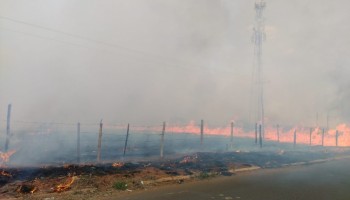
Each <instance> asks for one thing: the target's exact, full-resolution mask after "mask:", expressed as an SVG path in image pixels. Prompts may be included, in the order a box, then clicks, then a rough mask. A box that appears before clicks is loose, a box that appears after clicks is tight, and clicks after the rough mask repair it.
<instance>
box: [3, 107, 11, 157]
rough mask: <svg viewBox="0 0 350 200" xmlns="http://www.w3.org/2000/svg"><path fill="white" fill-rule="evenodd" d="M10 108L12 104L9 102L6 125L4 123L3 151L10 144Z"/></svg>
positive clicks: (6, 149)
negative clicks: (4, 141)
mask: <svg viewBox="0 0 350 200" xmlns="http://www.w3.org/2000/svg"><path fill="white" fill-rule="evenodd" d="M11 108H12V105H11V104H9V105H8V107H7V125H6V143H5V152H7V151H8V149H9V145H10V137H11V130H10V125H11Z"/></svg>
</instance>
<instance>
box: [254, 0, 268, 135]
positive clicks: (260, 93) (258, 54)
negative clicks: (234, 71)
mask: <svg viewBox="0 0 350 200" xmlns="http://www.w3.org/2000/svg"><path fill="white" fill-rule="evenodd" d="M265 8H266V3H265V2H264V0H260V1H259V2H256V3H255V11H256V16H255V26H254V29H253V37H252V41H253V43H254V55H255V64H254V69H253V82H254V85H255V92H256V95H254V96H256V97H257V99H256V100H257V105H256V121H259V123H260V124H261V127H262V135H263V137H265V124H264V83H263V81H264V80H263V63H262V52H263V42H264V41H265V38H266V34H265V24H264V16H263V12H264V10H265ZM254 107H255V106H254Z"/></svg>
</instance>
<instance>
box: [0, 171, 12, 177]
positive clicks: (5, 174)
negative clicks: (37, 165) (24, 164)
mask: <svg viewBox="0 0 350 200" xmlns="http://www.w3.org/2000/svg"><path fill="white" fill-rule="evenodd" d="M0 175H1V176H7V177H12V175H11V174H10V173H7V172H5V171H1V172H0Z"/></svg>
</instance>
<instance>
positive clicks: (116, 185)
mask: <svg viewBox="0 0 350 200" xmlns="http://www.w3.org/2000/svg"><path fill="white" fill-rule="evenodd" d="M113 188H114V189H116V190H126V189H127V188H128V184H127V183H125V182H123V181H117V182H115V183H114V184H113Z"/></svg>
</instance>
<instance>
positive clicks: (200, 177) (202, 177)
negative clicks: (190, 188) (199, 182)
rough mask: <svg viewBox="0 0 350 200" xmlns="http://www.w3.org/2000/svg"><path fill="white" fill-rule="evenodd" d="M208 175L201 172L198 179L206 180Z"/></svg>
mask: <svg viewBox="0 0 350 200" xmlns="http://www.w3.org/2000/svg"><path fill="white" fill-rule="evenodd" d="M209 177H210V175H209V174H208V173H207V172H201V173H200V174H199V176H198V178H199V179H207V178H209Z"/></svg>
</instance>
